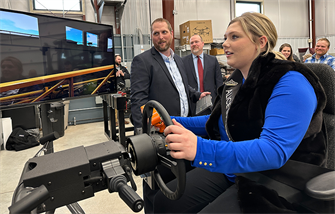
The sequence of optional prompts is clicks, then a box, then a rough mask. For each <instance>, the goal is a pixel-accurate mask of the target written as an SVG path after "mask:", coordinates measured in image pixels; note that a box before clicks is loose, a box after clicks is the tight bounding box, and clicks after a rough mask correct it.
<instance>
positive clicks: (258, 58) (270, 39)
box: [154, 12, 326, 213]
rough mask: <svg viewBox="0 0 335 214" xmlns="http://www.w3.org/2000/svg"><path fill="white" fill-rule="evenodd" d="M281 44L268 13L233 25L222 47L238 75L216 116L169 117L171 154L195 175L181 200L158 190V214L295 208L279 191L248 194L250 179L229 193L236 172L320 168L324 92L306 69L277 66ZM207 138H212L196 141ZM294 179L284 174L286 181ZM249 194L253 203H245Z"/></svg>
mask: <svg viewBox="0 0 335 214" xmlns="http://www.w3.org/2000/svg"><path fill="white" fill-rule="evenodd" d="M277 38H278V36H277V31H276V28H275V25H274V24H273V23H272V21H271V20H270V19H269V18H268V17H267V16H265V15H264V14H260V13H250V12H247V13H244V14H242V15H241V16H239V17H236V18H235V19H233V20H232V21H231V22H230V23H229V25H228V28H227V30H226V32H225V35H224V41H225V42H224V43H223V45H222V46H223V48H224V51H225V53H226V56H227V63H228V65H230V66H232V67H234V68H236V70H235V71H234V72H233V73H232V74H231V75H230V77H229V78H228V79H227V81H226V82H224V84H223V85H222V86H221V87H219V89H218V98H217V99H216V101H215V103H214V108H213V111H212V113H211V115H205V116H197V117H172V121H173V124H174V125H171V126H168V127H167V128H166V129H165V130H164V134H165V136H166V138H165V141H166V143H167V145H168V149H169V150H170V155H171V156H172V157H173V158H176V159H185V160H189V161H191V163H192V165H193V166H194V167H196V168H195V169H193V170H191V171H190V172H188V173H187V174H186V189H185V192H184V194H183V196H182V197H181V198H180V199H179V200H176V201H172V200H169V199H167V198H166V197H165V196H164V195H163V194H162V192H160V191H159V192H158V193H157V194H156V195H155V197H154V213H222V212H225V213H235V212H238V213H241V210H240V208H239V203H238V202H240V204H241V206H242V209H243V211H245V212H248V213H250V212H252V213H259V212H255V210H257V209H259V210H262V209H264V208H265V207H267V208H273V209H272V210H277V212H281V213H283V212H284V211H287V210H289V209H293V208H290V206H288V204H290V203H287V206H286V205H285V203H284V202H283V203H282V202H280V201H283V200H284V199H283V198H282V199H280V198H279V197H278V195H276V194H273V192H275V191H274V190H269V189H267V193H269V195H270V196H271V198H268V195H267V194H264V195H259V194H260V193H259V192H257V190H258V189H256V190H255V191H251V190H250V189H251V188H250V185H251V183H249V182H243V181H245V179H246V178H244V180H243V177H237V180H236V184H235V185H237V187H236V186H233V187H231V186H232V185H233V184H234V183H235V178H236V176H235V173H247V172H259V171H265V170H274V171H273V172H272V173H276V172H278V171H277V170H279V169H280V168H281V167H282V166H283V165H284V164H285V163H286V162H287V161H288V160H289V159H291V160H295V161H300V162H305V163H309V164H315V165H321V164H322V163H323V162H324V159H325V145H326V141H325V139H324V138H323V140H317V138H318V137H316V136H320V137H321V136H323V134H324V133H323V132H322V129H321V127H322V123H323V121H322V116H321V115H322V110H323V109H324V107H325V104H326V96H325V92H324V90H323V88H322V86H321V84H320V82H319V80H318V78H317V77H316V76H315V75H314V73H313V72H312V71H311V70H310V69H309V68H307V67H306V66H305V65H304V64H302V63H296V62H292V61H288V60H278V59H275V55H274V54H273V53H271V51H272V50H273V48H274V47H275V46H276V41H277ZM292 83H294V84H292ZM206 134H207V135H208V136H209V139H205V138H202V137H199V136H203V135H206ZM321 138H322V137H321ZM312 145H313V146H312ZM295 173H296V171H294V170H291V171H289V172H287V178H288V179H291V178H292V177H295V176H297V175H295ZM299 176H300V175H299ZM241 183H242V184H244V185H242V184H241ZM176 185H177V183H176V180H173V181H171V182H169V183H168V184H167V186H168V187H169V188H170V189H173V188H175V187H176ZM230 187H231V188H230ZM265 188H266V187H264V189H265ZM264 189H263V190H264ZM237 191H239V192H238V193H237ZM264 191H265V190H264ZM250 194H253V195H252V196H254V197H253V200H252V202H250V201H248V200H244V198H248V197H249V198H250ZM243 196H244V197H243ZM271 199H273V200H275V201H277V202H278V203H277V204H275V203H271V201H273V200H271ZM264 201H266V202H264ZM286 202H287V201H286ZM246 203H249V204H250V203H252V205H251V206H249V207H248V206H247V207H245V206H244V205H245V204H246ZM264 203H266V206H265V207H264ZM237 209H238V210H237ZM250 209H251V210H250ZM290 211H292V212H294V211H293V210H290ZM270 212H271V211H269V210H264V213H270Z"/></svg>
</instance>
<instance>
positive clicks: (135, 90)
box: [130, 18, 210, 213]
mask: <svg viewBox="0 0 335 214" xmlns="http://www.w3.org/2000/svg"><path fill="white" fill-rule="evenodd" d="M151 37H152V42H153V44H154V46H153V47H152V48H151V49H150V50H147V51H145V52H143V53H141V54H139V55H137V56H135V57H134V59H133V61H132V63H131V73H130V83H131V84H130V94H131V114H132V122H133V125H134V128H135V132H137V130H139V129H140V128H141V127H142V113H141V106H143V105H145V104H146V103H147V102H148V101H150V100H156V101H158V102H159V103H160V104H162V105H163V106H164V108H165V109H166V111H167V112H168V113H169V114H170V115H173V116H181V117H187V116H189V115H192V112H191V111H192V109H190V103H191V102H196V101H198V100H199V99H201V98H202V97H204V96H206V95H208V94H210V92H202V93H201V92H197V91H195V90H194V89H192V88H191V87H189V86H188V81H187V76H186V73H185V66H184V63H183V61H182V59H181V58H180V57H179V56H178V55H177V54H175V53H174V52H173V50H172V49H171V48H170V46H171V44H172V40H173V31H172V27H171V24H170V23H169V21H168V20H166V19H163V18H158V19H156V20H154V21H153V22H152V24H151ZM186 164H187V163H186ZM188 165H190V164H189V163H188ZM158 168H159V170H160V173H161V174H162V179H163V180H164V181H165V182H168V181H170V180H172V179H173V178H174V175H173V174H172V173H171V171H170V170H168V169H166V168H165V167H162V168H160V167H158ZM156 192H157V190H151V189H150V187H149V186H148V184H147V183H146V182H145V181H143V196H144V197H143V198H144V203H145V205H144V209H145V212H146V213H151V212H152V209H153V207H152V201H153V196H154V195H155V193H156Z"/></svg>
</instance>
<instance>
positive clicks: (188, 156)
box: [164, 119, 197, 161]
mask: <svg viewBox="0 0 335 214" xmlns="http://www.w3.org/2000/svg"><path fill="white" fill-rule="evenodd" d="M172 122H173V124H174V125H171V126H168V127H166V129H165V130H164V134H165V136H166V137H165V142H166V143H167V144H168V148H169V149H170V150H171V151H170V155H171V157H173V158H176V159H185V160H189V161H193V160H194V159H195V155H196V153H197V136H196V135H195V134H193V132H191V131H190V130H188V129H186V128H185V127H184V126H182V125H181V124H180V123H178V122H177V121H176V120H175V119H173V120H172Z"/></svg>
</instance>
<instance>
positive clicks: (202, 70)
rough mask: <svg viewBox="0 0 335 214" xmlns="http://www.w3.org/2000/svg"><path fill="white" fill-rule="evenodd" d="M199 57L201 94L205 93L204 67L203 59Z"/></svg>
mask: <svg viewBox="0 0 335 214" xmlns="http://www.w3.org/2000/svg"><path fill="white" fill-rule="evenodd" d="M197 57H198V74H199V84H200V92H203V91H204V69H203V67H202V63H201V59H200V57H199V56H197Z"/></svg>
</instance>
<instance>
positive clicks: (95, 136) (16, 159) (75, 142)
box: [0, 122, 144, 214]
mask: <svg viewBox="0 0 335 214" xmlns="http://www.w3.org/2000/svg"><path fill="white" fill-rule="evenodd" d="M105 141H107V137H106V136H105V134H104V125H103V122H97V123H88V124H82V125H76V126H68V128H67V129H66V130H65V135H64V136H63V137H61V138H59V139H58V140H55V141H54V151H55V152H57V151H62V150H66V149H69V148H74V147H77V146H81V145H83V146H89V145H93V144H97V143H102V142H105ZM40 148H41V147H40V146H37V147H33V148H30V149H26V150H22V151H18V152H15V151H7V150H1V151H0V173H1V174H0V213H8V212H9V210H8V207H9V206H10V205H11V200H12V196H13V191H14V189H15V188H16V186H17V185H18V182H19V179H20V176H21V173H22V169H23V167H24V164H25V163H26V162H27V160H28V159H30V158H32V157H33V156H34V155H35V154H36V152H37V151H38V150H39V149H40ZM133 177H134V180H135V183H136V185H137V194H138V195H139V196H140V197H142V193H143V192H142V179H141V178H140V177H139V176H133ZM128 185H130V183H128ZM78 203H79V205H80V206H81V207H82V209H83V210H84V211H85V213H94V214H98V213H118V214H126V213H134V212H133V211H132V210H131V209H130V208H129V207H128V206H127V205H126V204H125V203H124V202H123V201H122V200H121V199H120V198H119V195H118V193H109V192H108V190H104V191H100V192H98V193H95V196H94V197H91V198H88V199H86V200H82V201H79V202H78ZM55 213H62V214H63V213H64V214H65V213H71V212H70V211H69V210H68V209H67V207H61V208H58V209H56V212H55ZM139 213H144V210H142V211H141V212H139Z"/></svg>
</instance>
